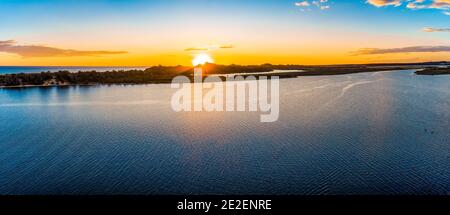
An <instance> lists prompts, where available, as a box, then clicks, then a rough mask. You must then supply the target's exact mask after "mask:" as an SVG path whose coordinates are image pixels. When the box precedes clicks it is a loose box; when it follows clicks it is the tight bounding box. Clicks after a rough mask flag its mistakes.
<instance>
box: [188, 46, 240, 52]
mask: <svg viewBox="0 0 450 215" xmlns="http://www.w3.org/2000/svg"><path fill="white" fill-rule="evenodd" d="M232 48H234V46H233V45H209V46H202V47H190V48H187V49H185V51H188V52H195V51H200V52H208V51H213V50H217V49H232Z"/></svg>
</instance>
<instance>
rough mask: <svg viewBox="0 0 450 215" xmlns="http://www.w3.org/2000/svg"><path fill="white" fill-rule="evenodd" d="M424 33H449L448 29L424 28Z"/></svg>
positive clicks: (449, 29)
mask: <svg viewBox="0 0 450 215" xmlns="http://www.w3.org/2000/svg"><path fill="white" fill-rule="evenodd" d="M423 31H424V32H429V33H430V32H450V28H424V29H423Z"/></svg>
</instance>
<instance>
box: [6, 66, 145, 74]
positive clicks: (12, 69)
mask: <svg viewBox="0 0 450 215" xmlns="http://www.w3.org/2000/svg"><path fill="white" fill-rule="evenodd" d="M146 68H148V67H80V66H66V67H63V66H0V74H18V73H40V72H47V71H50V72H57V71H62V70H66V71H69V72H78V71H94V70H95V71H97V72H105V71H112V70H132V69H146Z"/></svg>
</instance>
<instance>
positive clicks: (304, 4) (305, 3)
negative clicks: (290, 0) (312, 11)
mask: <svg viewBox="0 0 450 215" xmlns="http://www.w3.org/2000/svg"><path fill="white" fill-rule="evenodd" d="M310 5H311V4H309V2H308V1H302V2H295V6H297V7H309V6H310Z"/></svg>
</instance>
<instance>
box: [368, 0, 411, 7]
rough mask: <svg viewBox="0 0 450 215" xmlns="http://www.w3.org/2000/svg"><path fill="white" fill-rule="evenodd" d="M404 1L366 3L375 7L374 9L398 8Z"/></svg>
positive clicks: (377, 0)
mask: <svg viewBox="0 0 450 215" xmlns="http://www.w3.org/2000/svg"><path fill="white" fill-rule="evenodd" d="M403 1H404V0H367V3H369V4H371V5H373V6H375V7H384V6H396V7H398V6H400V5H402V2H403Z"/></svg>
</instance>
